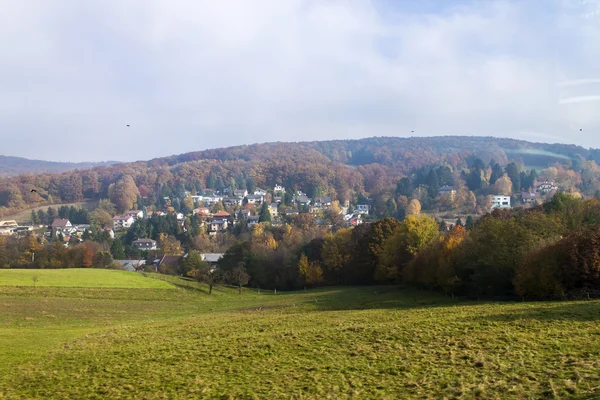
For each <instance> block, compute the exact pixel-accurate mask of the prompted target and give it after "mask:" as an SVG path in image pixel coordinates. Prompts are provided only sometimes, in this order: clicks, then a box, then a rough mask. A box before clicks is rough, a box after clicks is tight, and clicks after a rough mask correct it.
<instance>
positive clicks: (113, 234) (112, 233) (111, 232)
mask: <svg viewBox="0 0 600 400" xmlns="http://www.w3.org/2000/svg"><path fill="white" fill-rule="evenodd" d="M104 230H105V231H106V232H108V236H110V238H111V239H114V238H115V232H114V231H113V230H112V228H104Z"/></svg>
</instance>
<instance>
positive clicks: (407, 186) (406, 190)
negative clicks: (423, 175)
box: [396, 177, 413, 197]
mask: <svg viewBox="0 0 600 400" xmlns="http://www.w3.org/2000/svg"><path fill="white" fill-rule="evenodd" d="M412 191H413V185H412V184H411V183H410V179H409V178H407V177H404V178H402V179H400V180H399V181H398V184H397V185H396V195H399V196H406V197H410V196H411V195H412Z"/></svg>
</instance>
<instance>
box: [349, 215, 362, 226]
mask: <svg viewBox="0 0 600 400" xmlns="http://www.w3.org/2000/svg"><path fill="white" fill-rule="evenodd" d="M362 223H363V222H362V220H361V219H360V218H358V217H353V218H351V219H350V221H349V224H350V226H357V225H360V224H362Z"/></svg>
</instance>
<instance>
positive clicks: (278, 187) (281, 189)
mask: <svg viewBox="0 0 600 400" xmlns="http://www.w3.org/2000/svg"><path fill="white" fill-rule="evenodd" d="M273 193H285V188H284V187H283V186H281V185H275V187H274V188H273Z"/></svg>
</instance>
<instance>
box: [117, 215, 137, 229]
mask: <svg viewBox="0 0 600 400" xmlns="http://www.w3.org/2000/svg"><path fill="white" fill-rule="evenodd" d="M133 222H134V220H133V217H132V216H130V215H117V216H114V217H113V229H114V230H115V231H119V230H121V229H128V228H129V227H130V226H131V225H133Z"/></svg>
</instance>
